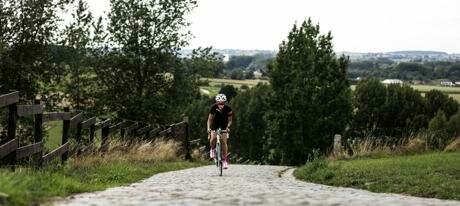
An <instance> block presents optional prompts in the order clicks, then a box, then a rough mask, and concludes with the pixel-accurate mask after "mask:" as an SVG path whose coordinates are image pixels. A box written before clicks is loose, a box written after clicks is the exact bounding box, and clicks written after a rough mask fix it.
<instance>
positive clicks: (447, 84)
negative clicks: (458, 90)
mask: <svg viewBox="0 0 460 206" xmlns="http://www.w3.org/2000/svg"><path fill="white" fill-rule="evenodd" d="M441 86H443V87H453V86H455V84H454V83H453V82H452V81H450V80H448V79H443V80H441Z"/></svg>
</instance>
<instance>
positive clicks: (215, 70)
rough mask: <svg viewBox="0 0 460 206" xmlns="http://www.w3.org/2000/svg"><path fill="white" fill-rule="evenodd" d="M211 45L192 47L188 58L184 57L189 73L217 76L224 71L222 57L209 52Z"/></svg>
mask: <svg viewBox="0 0 460 206" xmlns="http://www.w3.org/2000/svg"><path fill="white" fill-rule="evenodd" d="M211 50H212V47H207V48H201V47H199V48H198V49H194V50H193V51H192V55H191V56H190V58H185V59H184V61H185V65H186V67H187V68H188V70H190V73H192V74H197V75H199V76H201V77H219V76H220V75H221V74H222V73H223V71H224V67H225V65H224V61H223V59H224V57H223V55H221V54H219V53H217V52H211Z"/></svg>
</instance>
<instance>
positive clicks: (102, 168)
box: [0, 140, 208, 205]
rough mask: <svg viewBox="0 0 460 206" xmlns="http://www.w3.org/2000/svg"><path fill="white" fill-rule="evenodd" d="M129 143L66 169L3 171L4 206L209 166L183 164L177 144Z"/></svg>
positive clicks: (72, 162)
mask: <svg viewBox="0 0 460 206" xmlns="http://www.w3.org/2000/svg"><path fill="white" fill-rule="evenodd" d="M126 144H127V143H123V142H118V143H114V144H111V147H110V149H109V151H108V152H106V153H104V154H102V153H99V152H95V151H89V152H88V153H87V154H84V155H82V156H78V157H74V158H72V159H70V160H69V161H68V162H67V163H66V164H65V165H63V166H59V165H58V164H52V165H51V166H48V167H45V168H42V169H33V168H16V170H15V171H11V170H9V169H5V168H3V169H0V205H36V204H39V203H43V202H45V201H49V200H50V199H51V198H52V197H65V196H68V195H71V194H75V193H82V192H91V191H97V190H103V189H106V188H109V187H115V186H121V185H127V184H129V183H133V182H137V181H139V180H142V179H144V178H147V177H149V176H152V175H154V174H157V173H160V172H167V171H173V170H179V169H185V168H191V167H197V166H202V165H205V164H208V163H207V162H201V161H197V162H185V161H181V160H180V159H179V158H178V156H177V148H178V147H177V143H175V142H173V141H163V140H158V141H155V142H139V143H135V144H134V145H130V146H129V147H128V146H126Z"/></svg>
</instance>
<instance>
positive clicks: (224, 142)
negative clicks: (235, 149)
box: [222, 133, 228, 160]
mask: <svg viewBox="0 0 460 206" xmlns="http://www.w3.org/2000/svg"><path fill="white" fill-rule="evenodd" d="M227 139H228V133H223V134H222V150H223V151H222V154H223V155H224V158H225V160H227V152H228V146H227Z"/></svg>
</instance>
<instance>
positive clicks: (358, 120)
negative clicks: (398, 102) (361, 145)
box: [352, 79, 386, 136]
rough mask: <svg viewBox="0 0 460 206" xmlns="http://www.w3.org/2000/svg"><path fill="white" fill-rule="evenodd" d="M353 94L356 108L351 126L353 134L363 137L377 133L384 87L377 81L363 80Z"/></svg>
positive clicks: (384, 91) (383, 100)
mask: <svg viewBox="0 0 460 206" xmlns="http://www.w3.org/2000/svg"><path fill="white" fill-rule="evenodd" d="M353 94H354V95H353V97H354V107H355V108H356V112H355V115H354V117H353V124H352V125H353V130H354V134H355V135H358V136H365V135H368V134H372V133H374V132H378V131H376V130H379V126H380V125H379V123H380V122H381V121H382V118H381V115H382V109H383V108H382V107H383V105H384V104H385V100H386V87H385V85H383V84H382V83H381V82H380V81H378V80H377V79H369V80H364V81H362V82H360V83H359V84H358V85H357V86H356V89H355V91H354V93H353Z"/></svg>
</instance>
